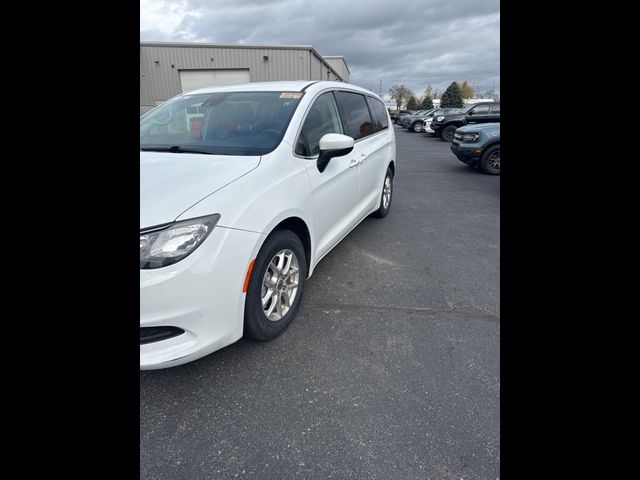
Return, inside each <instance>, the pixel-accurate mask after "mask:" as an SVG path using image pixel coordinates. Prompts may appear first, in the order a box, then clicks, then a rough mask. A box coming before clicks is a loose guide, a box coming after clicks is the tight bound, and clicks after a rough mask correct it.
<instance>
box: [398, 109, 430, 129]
mask: <svg viewBox="0 0 640 480" xmlns="http://www.w3.org/2000/svg"><path fill="white" fill-rule="evenodd" d="M434 111H435V108H431V109H429V110H420V111H419V112H417V113H414V114H413V115H410V116H409V117H405V118H404V124H405V125H406V127H407V129H409V130H410V131H412V132H416V133H420V132H421V131H422V130H423V128H422V127H423V126H424V123H425V121H426V119H427V118H429V115H430V114H431V113H432V112H434Z"/></svg>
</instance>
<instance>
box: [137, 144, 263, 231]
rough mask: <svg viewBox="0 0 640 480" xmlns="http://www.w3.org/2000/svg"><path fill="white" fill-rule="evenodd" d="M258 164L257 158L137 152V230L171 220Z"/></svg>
mask: <svg viewBox="0 0 640 480" xmlns="http://www.w3.org/2000/svg"><path fill="white" fill-rule="evenodd" d="M259 163H260V157H259V156H254V157H249V156H241V157H235V156H229V155H204V154H203V155H201V154H195V153H171V152H140V228H141V229H142V228H146V227H151V226H154V225H160V224H162V223H168V222H172V221H174V220H175V219H176V218H177V217H178V215H180V214H181V213H182V212H184V211H185V210H186V209H187V208H189V207H191V206H192V205H194V204H195V203H197V202H199V201H200V200H202V199H203V198H204V197H206V196H207V195H210V194H212V193H213V192H215V191H217V190H220V189H221V188H222V187H224V186H226V185H228V184H230V183H231V182H233V181H234V180H237V179H238V178H240V177H241V176H243V175H244V174H246V173H248V172H250V171H251V170H253V169H254V168H256V167H257V166H258V164H259ZM211 213H217V212H211Z"/></svg>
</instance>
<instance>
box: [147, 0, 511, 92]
mask: <svg viewBox="0 0 640 480" xmlns="http://www.w3.org/2000/svg"><path fill="white" fill-rule="evenodd" d="M140 40H145V41H176V42H208V43H249V44H261V45H270V44H271V45H274V44H286V45H287V44H288V45H312V46H313V47H314V48H315V49H316V51H317V52H318V53H320V55H343V56H344V57H345V60H346V61H347V65H348V66H349V70H350V71H351V83H354V84H356V85H360V86H362V87H365V88H367V89H369V90H373V91H374V92H376V93H378V90H379V87H380V81H381V80H382V93H386V92H388V90H389V88H390V87H391V86H393V85H395V84H404V85H406V86H407V87H409V88H411V89H412V90H413V91H414V92H415V93H416V94H417V95H418V96H419V95H421V94H423V92H424V88H425V87H426V86H427V84H431V85H433V87H434V88H435V89H436V90H439V91H440V92H442V91H443V90H444V89H445V88H446V87H447V85H449V84H450V83H451V82H452V81H462V80H467V81H468V82H469V83H470V84H471V85H472V86H473V87H474V88H476V86H477V88H478V90H479V91H480V92H484V91H487V90H490V89H491V88H493V87H494V85H495V90H496V92H497V93H499V91H500V2H499V0H453V1H451V2H443V1H442V0H416V1H406V2H401V1H398V0H170V1H167V0H141V1H140Z"/></svg>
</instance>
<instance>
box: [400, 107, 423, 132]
mask: <svg viewBox="0 0 640 480" xmlns="http://www.w3.org/2000/svg"><path fill="white" fill-rule="evenodd" d="M428 111H429V110H418V111H416V112H413V113H412V114H411V115H404V116H403V117H402V119H401V120H400V125H402V126H403V127H404V128H409V125H410V123H411V121H412V119H414V118H417V117H419V116H421V115H424V114H425V113H427V112H428Z"/></svg>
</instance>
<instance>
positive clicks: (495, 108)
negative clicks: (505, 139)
mask: <svg viewBox="0 0 640 480" xmlns="http://www.w3.org/2000/svg"><path fill="white" fill-rule="evenodd" d="M489 122H500V102H491V103H488V102H485V103H474V104H471V105H467V106H466V107H464V108H461V109H456V110H452V111H450V112H447V113H446V114H444V115H438V116H437V117H436V118H434V119H433V122H431V129H432V130H433V131H434V132H435V133H436V135H438V136H439V137H440V138H441V139H442V140H444V141H446V142H450V141H451V140H453V134H454V133H455V132H456V130H457V129H458V128H459V127H463V126H464V125H468V124H470V123H489Z"/></svg>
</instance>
